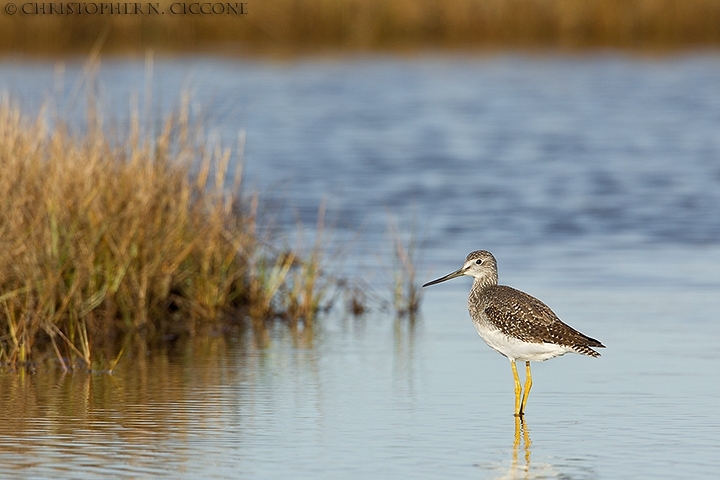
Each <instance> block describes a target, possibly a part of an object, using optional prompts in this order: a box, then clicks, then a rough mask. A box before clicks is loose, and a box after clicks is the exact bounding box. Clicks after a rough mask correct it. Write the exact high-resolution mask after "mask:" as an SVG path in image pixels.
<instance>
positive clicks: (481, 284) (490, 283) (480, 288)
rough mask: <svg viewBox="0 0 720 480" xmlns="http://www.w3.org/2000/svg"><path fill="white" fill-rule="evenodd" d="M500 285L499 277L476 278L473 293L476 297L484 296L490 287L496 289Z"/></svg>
mask: <svg viewBox="0 0 720 480" xmlns="http://www.w3.org/2000/svg"><path fill="white" fill-rule="evenodd" d="M497 284H498V279H497V275H494V276H487V277H481V278H476V279H475V280H474V281H473V285H472V291H473V293H475V294H476V295H480V294H482V293H483V292H484V291H485V290H487V289H488V288H490V287H494V286H496V285H497Z"/></svg>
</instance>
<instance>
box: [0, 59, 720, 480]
mask: <svg viewBox="0 0 720 480" xmlns="http://www.w3.org/2000/svg"><path fill="white" fill-rule="evenodd" d="M79 69H80V65H79V64H73V63H72V62H71V63H69V64H67V65H65V66H64V68H63V69H60V68H57V66H55V65H53V64H51V63H42V62H41V63H26V62H21V61H11V60H4V61H2V62H0V90H4V91H7V92H10V93H12V94H13V95H14V96H15V98H18V99H20V100H21V101H22V102H23V105H25V106H26V108H27V109H28V111H34V110H36V109H37V106H38V105H39V104H40V103H42V102H43V101H47V99H48V98H54V99H55V100H53V103H54V107H53V108H55V109H56V110H57V111H58V112H60V114H61V115H63V116H65V117H70V118H74V119H76V120H75V121H77V122H78V124H79V123H81V121H82V120H81V116H80V114H79V112H81V111H82V110H83V109H84V107H83V106H82V101H81V100H82V94H80V95H75V96H74V95H73V92H74V91H76V85H78V81H77V78H78V72H79ZM60 70H64V73H62V75H61V76H58V75H57V72H58V71H60ZM98 84H99V85H100V89H101V92H102V95H103V98H104V101H105V103H106V104H107V106H108V111H109V112H112V114H111V115H110V116H112V117H114V118H115V119H117V120H119V121H122V119H123V118H125V116H126V115H127V111H128V104H129V98H131V97H132V96H133V95H137V97H138V98H139V103H140V104H141V105H145V106H147V107H143V108H146V109H147V111H148V112H151V113H157V112H161V111H167V110H169V109H171V108H172V107H174V106H176V105H177V103H178V98H179V96H180V92H181V91H182V90H183V89H187V90H189V91H190V92H191V94H192V98H193V99H194V102H195V104H196V105H199V106H200V107H202V108H201V109H200V110H201V111H202V112H204V113H202V115H204V116H205V117H206V118H207V119H208V121H207V122H206V123H207V124H209V125H214V126H215V132H216V136H217V138H220V139H222V140H223V141H224V142H225V143H226V144H234V142H235V139H236V138H237V134H238V131H239V130H240V129H244V130H245V131H246V133H247V144H246V149H245V155H244V158H245V162H246V170H247V172H248V183H249V184H250V185H253V186H254V187H255V188H258V189H259V190H260V191H261V192H262V193H264V194H265V195H266V197H269V198H272V199H273V200H274V202H275V203H276V204H277V205H279V206H280V207H279V208H280V210H279V212H280V213H279V215H280V221H281V223H282V222H284V223H282V225H289V226H291V227H293V226H294V222H295V218H296V217H299V218H300V219H302V220H303V221H304V222H306V223H308V224H312V223H313V222H314V220H315V215H316V212H317V209H318V205H319V204H320V203H321V202H322V201H323V199H325V201H326V202H327V205H328V209H329V211H330V217H332V218H331V220H332V223H333V224H334V231H335V235H336V238H338V240H339V241H344V240H345V239H347V238H352V237H353V236H354V234H355V233H356V232H357V231H361V232H362V234H361V236H360V239H359V240H356V241H355V243H354V244H353V245H352V248H350V249H349V251H350V253H348V254H347V258H346V259H345V262H344V264H345V269H346V271H347V272H348V273H349V274H356V275H359V276H362V277H367V278H370V279H372V281H375V282H376V283H378V284H379V285H381V286H380V287H377V289H378V290H377V291H378V292H383V288H382V285H383V282H387V280H386V278H385V276H386V275H387V272H386V270H384V269H383V268H382V265H383V264H385V263H387V262H388V258H387V253H388V250H389V240H388V238H387V235H386V229H387V222H388V219H389V218H394V219H395V220H396V221H397V222H398V223H399V224H400V226H401V228H403V229H405V230H409V229H410V227H411V226H412V224H413V223H414V222H415V223H417V224H418V230H419V232H420V236H421V237H422V238H423V239H424V240H425V245H426V246H425V249H424V251H423V267H424V270H423V271H424V273H423V280H429V279H432V278H435V277H437V276H439V275H441V274H445V273H448V272H450V271H452V270H454V269H456V268H458V267H459V266H460V264H461V262H462V260H463V258H464V256H465V255H466V254H467V253H468V252H469V251H470V250H473V249H475V248H486V249H489V250H491V251H493V252H494V253H495V254H496V256H497V257H498V262H499V268H500V276H501V282H502V283H507V284H510V285H513V286H515V287H518V288H520V289H522V290H525V291H528V292H529V293H532V294H534V295H536V296H538V297H539V298H542V299H543V300H544V301H545V302H546V303H548V304H549V305H550V306H551V307H552V308H553V309H554V310H555V312H556V313H558V315H559V316H560V317H561V318H562V319H563V320H565V321H566V322H567V323H569V324H571V325H573V326H575V327H576V328H578V329H580V330H581V331H583V332H584V333H587V334H588V335H591V336H593V337H596V338H599V339H600V340H602V341H603V342H604V343H605V344H606V345H607V346H608V348H607V349H606V350H604V351H602V354H603V356H602V357H600V358H599V359H591V358H585V357H580V356H577V355H572V356H566V357H562V358H559V359H555V360H552V361H549V362H545V363H540V364H534V367H533V373H534V380H535V383H534V386H533V391H532V395H531V397H530V401H529V403H528V410H527V415H526V417H527V418H526V423H525V424H524V425H522V426H520V425H516V424H515V421H514V418H513V416H512V408H513V392H512V375H511V372H510V368H509V366H508V364H507V363H508V362H507V361H506V360H505V359H504V358H503V357H501V356H500V355H498V354H496V353H495V352H493V351H491V350H490V349H488V348H487V347H486V346H485V345H484V344H483V343H482V341H481V340H480V339H479V338H478V337H477V335H476V334H475V332H474V329H473V327H472V325H471V323H470V321H469V320H468V317H467V311H466V308H465V296H466V294H467V290H468V289H469V283H470V282H469V280H455V281H453V282H449V283H446V284H442V285H438V286H435V287H432V288H431V289H428V290H427V291H426V292H425V297H424V302H423V309H422V315H421V316H420V317H419V318H418V319H417V320H416V321H415V322H414V323H411V322H409V321H407V320H401V321H398V320H395V319H394V318H393V317H392V315H390V314H387V313H384V312H382V311H372V312H370V313H369V314H368V315H366V316H365V317H362V318H360V319H354V318H350V317H347V316H346V315H344V314H343V313H342V312H340V311H338V312H335V313H333V314H332V315H330V316H329V317H328V318H326V319H324V321H323V322H322V323H321V324H320V325H318V326H317V327H316V328H315V329H314V330H313V331H303V332H300V333H298V334H296V335H291V334H288V333H287V332H282V331H277V332H273V333H272V335H271V338H270V341H269V343H266V342H259V341H258V339H255V338H253V337H252V336H249V335H238V336H237V337H233V338H228V339H221V338H212V339H208V340H203V341H198V342H197V343H196V344H194V345H189V346H187V348H186V349H185V350H184V351H180V352H174V353H173V354H172V355H160V354H157V355H151V356H149V357H148V358H142V359H139V358H134V359H130V358H128V359H127V360H126V361H125V362H124V363H121V365H120V368H119V369H118V372H117V374H116V375H113V376H106V375H105V376H104V375H85V374H73V375H62V374H61V373H60V372H56V371H38V372H37V373H35V374H33V375H30V374H21V373H17V372H13V371H8V370H0V465H2V467H3V469H2V472H3V473H2V475H0V476H7V477H32V478H66V477H78V476H82V477H83V478H96V477H112V478H117V477H130V478H155V477H163V476H165V477H171V478H199V477H202V478H558V479H560V478H573V479H586V478H587V479H594V478H709V477H713V476H716V475H717V472H718V469H719V468H720V455H718V453H719V452H720V409H718V405H720V387H718V371H720V352H719V351H718V349H717V343H718V341H719V340H720V321H719V319H718V313H717V312H719V311H720V295H718V291H720V268H719V267H720V88H718V86H719V85H720V56H712V55H688V56H681V57H670V58H659V59H640V58H628V57H619V56H595V57H591V58H579V57H578V58H575V57H552V56H551V57H522V56H497V57H488V58H471V57H454V58H449V59H441V58H439V57H419V58H413V59H396V58H358V59H352V60H327V59H310V60H303V61H295V62H288V63H263V62H252V61H235V60H220V59H204V58H182V59H175V60H157V61H156V62H155V64H154V66H153V70H152V75H148V74H147V71H146V69H145V66H144V64H143V62H130V61H123V62H119V61H118V62H106V63H105V64H104V65H103V67H102V69H101V71H100V74H99V77H98ZM147 84H150V85H152V91H153V94H152V97H150V98H145V93H144V92H146V85H147ZM53 92H59V93H53ZM53 95H55V96H54V97H53ZM78 99H80V100H78ZM283 205H284V206H285V208H283ZM259 345H263V346H262V347H260V346H259Z"/></svg>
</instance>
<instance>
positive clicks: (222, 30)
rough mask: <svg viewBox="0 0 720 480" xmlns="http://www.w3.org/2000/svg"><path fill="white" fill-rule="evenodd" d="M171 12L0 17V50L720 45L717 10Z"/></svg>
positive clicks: (568, 0)
mask: <svg viewBox="0 0 720 480" xmlns="http://www.w3.org/2000/svg"><path fill="white" fill-rule="evenodd" d="M172 3H173V1H172V0H161V1H160V2H159V11H165V12H166V14H164V15H158V14H144V15H126V14H120V15H117V14H105V15H74V14H73V15H67V14H66V15H57V14H56V15H23V14H21V13H16V14H15V15H7V14H6V13H4V12H3V13H2V14H0V46H1V47H0V50H2V51H5V52H18V51H23V52H35V53H40V54H57V53H68V52H75V53H78V52H80V53H84V52H87V50H88V49H89V48H90V47H91V46H92V45H93V44H94V42H96V40H97V39H98V38H100V37H102V36H104V34H105V33H107V41H106V44H105V48H104V52H106V53H107V52H142V51H143V50H145V49H147V48H154V49H158V50H161V51H162V50H170V51H184V50H193V49H205V48H213V49H218V48H220V49H224V50H226V51H227V52H229V53H232V52H238V53H244V52H248V51H250V52H252V51H265V50H268V49H269V50H274V49H275V50H281V51H285V50H289V51H297V50H305V49H325V48H331V49H333V48H340V49H347V48H349V49H373V48H418V47H425V46H435V47H449V48H452V47H472V46H514V47H538V46H539V47H558V46H560V47H568V48H582V47H603V46H614V47H630V48H638V47H640V48H673V47H687V46H697V45H717V44H720V2H718V1H717V0H582V1H578V0H454V1H452V2H436V1H435V2H431V1H429V0H394V1H387V0H262V1H252V0H250V1H248V2H246V8H247V14H246V15H171V14H169V8H170V5H171V4H172ZM6 4H7V2H5V1H4V2H3V7H4V6H5V5H6ZM16 5H21V4H20V3H17V4H16ZM123 5H124V4H123ZM143 5H145V4H143ZM146 10H147V8H146Z"/></svg>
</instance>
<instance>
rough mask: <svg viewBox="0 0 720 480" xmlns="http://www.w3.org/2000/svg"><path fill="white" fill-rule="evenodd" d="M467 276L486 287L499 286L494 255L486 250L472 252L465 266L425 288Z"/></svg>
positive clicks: (427, 284) (426, 285)
mask: <svg viewBox="0 0 720 480" xmlns="http://www.w3.org/2000/svg"><path fill="white" fill-rule="evenodd" d="M463 275H467V276H469V277H473V278H475V279H476V280H478V281H480V282H481V283H483V284H486V285H497V281H498V274H497V262H496V261H495V257H493V254H492V253H490V252H488V251H486V250H476V251H474V252H470V254H468V256H467V258H465V264H464V265H463V266H462V267H461V268H459V269H458V270H455V271H454V272H452V273H449V274H447V275H445V276H444V277H440V278H438V279H436V280H433V281H432V282H428V283H426V284H425V285H423V287H429V286H430V285H435V284H437V283H440V282H444V281H446V280H452V279H453V278H456V277H461V276H463Z"/></svg>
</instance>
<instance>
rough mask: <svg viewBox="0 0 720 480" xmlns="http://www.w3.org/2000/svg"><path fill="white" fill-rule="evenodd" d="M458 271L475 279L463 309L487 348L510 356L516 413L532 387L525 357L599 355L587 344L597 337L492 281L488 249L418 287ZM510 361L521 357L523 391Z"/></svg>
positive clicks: (457, 274)
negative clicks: (564, 321) (523, 367)
mask: <svg viewBox="0 0 720 480" xmlns="http://www.w3.org/2000/svg"><path fill="white" fill-rule="evenodd" d="M463 275H467V276H470V277H473V278H474V279H475V280H474V281H473V285H472V288H471V289H470V295H469V296H468V310H469V311H470V317H471V318H472V321H473V323H474V324H475V330H477V332H478V333H479V334H480V336H481V337H482V339H483V340H484V341H485V343H487V344H488V345H489V346H490V348H492V349H493V350H495V351H497V352H500V353H502V354H503V355H505V356H506V357H507V358H508V359H509V360H510V365H511V367H512V371H513V377H514V379H515V415H516V416H519V417H520V416H522V415H523V413H524V412H525V404H526V403H527V399H528V395H529V394H530V388H531V387H532V375H531V374H530V362H531V361H534V362H541V361H544V360H548V359H550V358H554V357H558V356H560V355H565V354H566V353H569V352H572V353H580V354H583V355H588V356H590V357H599V356H600V354H599V353H598V352H596V351H595V350H593V349H592V348H590V347H601V348H604V347H605V345H603V344H602V343H600V342H599V341H598V340H595V339H594V338H590V337H588V336H586V335H583V334H582V333H580V332H578V331H577V330H575V329H573V328H572V327H570V326H568V325H565V324H564V323H563V322H562V321H560V319H559V318H558V317H557V315H555V313H554V312H553V311H552V310H550V307H548V306H547V305H545V304H544V303H543V302H541V301H540V300H538V299H537V298H535V297H532V296H530V295H528V294H527V293H525V292H521V291H520V290H515V289H514V288H512V287H507V286H505V285H498V271H497V262H496V261H495V257H493V255H492V253H490V252H487V251H485V250H477V251H475V252H471V253H470V254H469V255H468V256H467V258H466V259H465V264H464V265H463V266H462V268H460V269H458V270H455V271H454V272H452V273H450V274H448V275H445V276H444V277H441V278H438V279H437V280H433V281H432V282H428V283H426V284H425V285H423V287H428V286H430V285H435V284H436V283H440V282H444V281H445V280H450V279H453V278H456V277H461V276H463ZM516 360H520V361H522V362H525V388H524V390H523V389H522V387H521V386H520V378H519V377H518V372H517V367H516V365H515V361H516ZM521 393H522V398H521V396H520V395H521Z"/></svg>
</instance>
